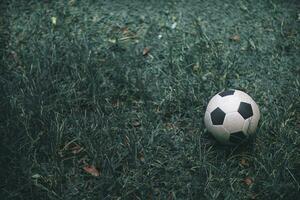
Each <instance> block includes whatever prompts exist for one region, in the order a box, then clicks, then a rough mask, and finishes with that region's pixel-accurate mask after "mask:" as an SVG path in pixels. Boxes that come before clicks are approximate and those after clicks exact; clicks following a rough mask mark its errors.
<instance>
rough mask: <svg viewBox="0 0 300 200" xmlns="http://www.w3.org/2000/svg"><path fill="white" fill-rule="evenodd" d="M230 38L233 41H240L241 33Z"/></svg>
mask: <svg viewBox="0 0 300 200" xmlns="http://www.w3.org/2000/svg"><path fill="white" fill-rule="evenodd" d="M229 39H230V40H232V41H235V42H239V41H240V40H241V36H240V35H233V36H231V37H230V38H229Z"/></svg>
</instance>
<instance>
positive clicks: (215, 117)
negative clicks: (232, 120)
mask: <svg viewBox="0 0 300 200" xmlns="http://www.w3.org/2000/svg"><path fill="white" fill-rule="evenodd" d="M210 115H211V121H212V123H213V125H222V124H223V122H224V119H225V113H224V112H223V110H221V109H220V108H219V107H218V108H216V109H215V110H214V111H212V113H211V114H210Z"/></svg>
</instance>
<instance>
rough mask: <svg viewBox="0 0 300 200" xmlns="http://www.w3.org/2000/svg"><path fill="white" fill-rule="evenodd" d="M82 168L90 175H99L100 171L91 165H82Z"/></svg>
mask: <svg viewBox="0 0 300 200" xmlns="http://www.w3.org/2000/svg"><path fill="white" fill-rule="evenodd" d="M83 169H84V171H86V172H87V173H89V174H91V175H92V176H100V172H99V171H98V170H97V169H96V167H95V166H93V165H87V166H84V167H83Z"/></svg>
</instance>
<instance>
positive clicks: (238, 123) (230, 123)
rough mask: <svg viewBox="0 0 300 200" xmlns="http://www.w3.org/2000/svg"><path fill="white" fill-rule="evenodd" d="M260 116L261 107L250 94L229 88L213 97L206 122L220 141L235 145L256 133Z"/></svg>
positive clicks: (206, 112) (207, 126)
mask: <svg viewBox="0 0 300 200" xmlns="http://www.w3.org/2000/svg"><path fill="white" fill-rule="evenodd" d="M259 118H260V112H259V108H258V106H257V104H256V103H255V101H254V100H253V99H252V98H251V97H250V96H249V95H248V94H246V93H245V92H242V91H240V90H227V91H224V92H220V93H218V94H216V95H215V96H214V97H213V98H211V100H210V101H209V103H208V105H207V108H206V111H205V117H204V122H205V126H206V128H207V130H208V131H209V132H210V133H212V135H213V136H214V137H215V138H216V139H217V140H218V141H219V142H221V143H223V144H229V145H234V144H239V143H241V142H243V141H245V140H247V139H248V138H249V137H250V136H251V135H252V134H254V132H255V130H256V128H257V125H258V121H259Z"/></svg>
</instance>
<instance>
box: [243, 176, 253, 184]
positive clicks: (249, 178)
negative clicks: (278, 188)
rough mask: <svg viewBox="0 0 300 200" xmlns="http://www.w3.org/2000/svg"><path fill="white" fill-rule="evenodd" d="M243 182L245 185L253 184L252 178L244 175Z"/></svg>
mask: <svg viewBox="0 0 300 200" xmlns="http://www.w3.org/2000/svg"><path fill="white" fill-rule="evenodd" d="M244 183H245V184H246V185H247V186H250V185H252V184H253V179H252V178H251V177H249V176H248V177H246V178H245V179H244Z"/></svg>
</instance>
